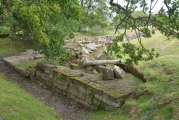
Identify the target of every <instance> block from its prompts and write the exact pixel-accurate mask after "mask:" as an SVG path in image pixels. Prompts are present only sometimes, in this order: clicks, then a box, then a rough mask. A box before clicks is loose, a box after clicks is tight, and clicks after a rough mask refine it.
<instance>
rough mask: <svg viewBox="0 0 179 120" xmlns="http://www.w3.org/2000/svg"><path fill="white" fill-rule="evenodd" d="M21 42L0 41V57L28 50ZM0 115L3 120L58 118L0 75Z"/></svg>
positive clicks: (27, 46) (43, 105) (47, 119)
mask: <svg viewBox="0 0 179 120" xmlns="http://www.w3.org/2000/svg"><path fill="white" fill-rule="evenodd" d="M29 48H30V45H29V44H28V43H26V42H23V41H17V40H16V41H13V40H11V39H9V38H1V39H0V56H3V55H7V54H11V53H17V52H20V51H25V49H29ZM0 115H2V116H3V118H4V119H5V120H59V119H60V118H59V116H58V115H57V114H56V113H55V112H54V111H53V110H52V109H51V108H50V107H48V106H46V105H45V104H44V103H43V102H41V101H39V100H37V99H36V98H34V97H33V96H32V95H30V94H29V93H27V92H26V91H24V90H22V89H21V88H20V87H19V86H18V85H17V84H16V83H13V82H12V81H9V80H8V79H7V78H5V77H4V76H3V74H2V73H0Z"/></svg>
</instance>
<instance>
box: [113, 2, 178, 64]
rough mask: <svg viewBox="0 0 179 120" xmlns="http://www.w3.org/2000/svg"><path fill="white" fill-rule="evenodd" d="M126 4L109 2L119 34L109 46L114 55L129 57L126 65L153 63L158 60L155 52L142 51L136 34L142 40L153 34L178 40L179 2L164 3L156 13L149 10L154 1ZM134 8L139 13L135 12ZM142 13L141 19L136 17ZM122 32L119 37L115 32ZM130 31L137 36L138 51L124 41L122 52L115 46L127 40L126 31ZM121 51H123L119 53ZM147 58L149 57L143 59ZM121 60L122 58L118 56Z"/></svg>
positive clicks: (152, 7) (153, 5) (154, 4)
mask: <svg viewBox="0 0 179 120" xmlns="http://www.w3.org/2000/svg"><path fill="white" fill-rule="evenodd" d="M125 2H126V4H125V5H124V6H122V5H121V4H120V3H115V2H114V0H110V4H111V6H112V7H111V9H112V10H113V11H114V12H116V14H117V16H116V17H115V18H114V22H116V23H117V25H116V33H119V36H120V37H118V38H116V39H115V40H114V42H115V44H114V45H113V46H112V49H113V50H114V52H115V54H121V53H122V54H128V56H129V57H130V58H129V59H128V61H127V62H128V64H134V63H135V64H137V63H138V61H141V60H152V59H153V58H155V57H158V54H157V53H155V52H154V49H150V50H149V49H145V47H144V46H143V44H142V41H141V37H140V35H139V34H143V37H151V36H152V34H154V33H155V31H156V30H159V31H161V32H162V33H163V34H164V35H166V36H168V37H169V36H173V37H176V38H178V39H179V26H178V25H179V9H178V8H179V1H178V0H163V4H164V7H161V8H160V10H159V11H158V12H157V13H153V12H152V10H153V9H154V7H156V5H157V2H158V1H157V0H151V1H150V2H148V1H146V0H125ZM137 8H141V9H142V12H141V11H138V12H136V9H137ZM140 13H142V14H141V15H139V14H140ZM120 28H124V29H125V31H124V32H123V33H120V32H119V31H118V29H120ZM127 29H131V30H132V31H134V32H135V34H136V35H138V41H139V43H140V45H141V46H140V47H137V48H136V47H135V45H132V44H131V43H130V41H129V40H128V39H127V42H128V43H125V42H124V43H122V44H123V45H122V46H123V49H121V47H119V46H118V43H119V42H123V38H124V37H125V36H126V30H127ZM120 50H122V51H120ZM146 56H148V57H147V58H146ZM118 57H119V58H122V55H119V56H118Z"/></svg>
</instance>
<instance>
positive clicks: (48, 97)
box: [0, 58, 89, 120]
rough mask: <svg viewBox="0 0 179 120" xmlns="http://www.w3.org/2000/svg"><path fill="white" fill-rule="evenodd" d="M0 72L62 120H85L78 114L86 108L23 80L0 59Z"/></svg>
mask: <svg viewBox="0 0 179 120" xmlns="http://www.w3.org/2000/svg"><path fill="white" fill-rule="evenodd" d="M0 72H2V73H4V75H5V76H6V77H7V78H8V79H10V80H12V81H14V82H16V83H17V84H19V86H20V87H21V88H22V89H24V90H26V91H27V92H28V93H30V94H32V95H33V96H34V97H36V98H37V99H39V100H41V101H43V102H44V103H45V104H46V105H48V106H50V107H51V108H52V109H53V110H54V111H55V112H56V113H58V114H59V115H61V116H62V119H63V120H86V118H83V117H81V116H80V113H85V112H88V111H89V110H88V109H87V108H84V107H83V106H81V105H79V104H77V103H75V102H73V101H72V100H69V99H67V98H65V97H64V96H63V95H59V94H56V93H54V92H51V91H49V90H47V89H44V88H42V87H41V86H40V85H38V84H36V83H34V82H32V81H31V80H30V79H28V78H24V77H23V76H22V75H21V74H19V73H18V72H16V71H15V70H14V69H12V68H11V67H9V66H8V65H7V64H6V63H5V62H3V61H2V58H0Z"/></svg>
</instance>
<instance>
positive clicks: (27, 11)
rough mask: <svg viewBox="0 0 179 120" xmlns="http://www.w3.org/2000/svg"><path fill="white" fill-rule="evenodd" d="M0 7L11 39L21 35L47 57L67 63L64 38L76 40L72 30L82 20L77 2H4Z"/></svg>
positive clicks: (1, 2)
mask: <svg viewBox="0 0 179 120" xmlns="http://www.w3.org/2000/svg"><path fill="white" fill-rule="evenodd" d="M0 5H1V6H2V7H1V9H0V13H1V14H0V17H1V19H3V21H1V23H2V24H3V23H6V25H8V26H9V27H10V30H11V33H10V34H11V37H14V36H15V37H16V36H17V33H20V34H22V37H23V39H25V40H27V41H28V42H32V43H33V44H34V45H35V46H36V49H38V50H42V51H43V53H44V54H45V55H46V57H47V58H52V56H53V58H59V57H60V56H61V57H60V58H61V59H59V60H60V62H61V61H62V62H63V61H64V59H62V58H64V57H66V56H68V52H66V50H65V49H64V48H63V44H64V38H68V37H69V38H71V37H73V34H72V31H73V28H74V26H75V25H76V24H77V21H78V20H79V19H80V17H81V12H82V9H81V7H80V5H79V3H78V0H73V1H70V0H66V1H64V0H50V1H46V0H28V1H27V0H18V1H17V0H11V1H5V0H1V1H0ZM7 23H8V24H7ZM51 49H52V50H51Z"/></svg>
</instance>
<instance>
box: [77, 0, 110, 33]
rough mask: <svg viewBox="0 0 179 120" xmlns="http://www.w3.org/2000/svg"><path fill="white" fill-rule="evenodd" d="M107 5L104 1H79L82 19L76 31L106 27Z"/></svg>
mask: <svg viewBox="0 0 179 120" xmlns="http://www.w3.org/2000/svg"><path fill="white" fill-rule="evenodd" d="M108 4H109V3H108V2H107V1H105V0H80V5H81V7H82V9H83V17H82V19H81V22H80V27H79V30H78V31H81V29H82V27H94V26H100V27H102V28H104V27H106V26H107V20H108V18H109V13H110V11H109V7H108Z"/></svg>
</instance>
